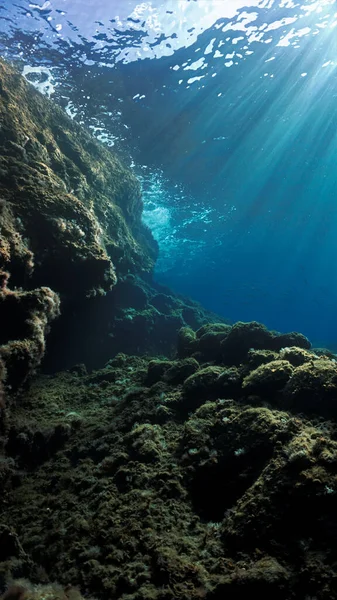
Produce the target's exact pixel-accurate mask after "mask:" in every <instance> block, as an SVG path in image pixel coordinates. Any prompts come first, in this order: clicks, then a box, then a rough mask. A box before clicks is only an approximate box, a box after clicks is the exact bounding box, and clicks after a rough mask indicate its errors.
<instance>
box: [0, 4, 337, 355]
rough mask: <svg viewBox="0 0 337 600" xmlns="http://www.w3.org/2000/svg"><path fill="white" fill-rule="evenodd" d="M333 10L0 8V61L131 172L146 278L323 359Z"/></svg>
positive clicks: (331, 280)
mask: <svg viewBox="0 0 337 600" xmlns="http://www.w3.org/2000/svg"><path fill="white" fill-rule="evenodd" d="M336 11H337V7H336V3H335V2H334V0H322V1H320V2H314V1H307V2H295V1H292V0H282V1H275V0H274V1H273V0H263V1H257V0H246V2H243V1H242V2H241V0H226V1H224V0H223V1H222V0H207V1H206V0H193V1H192V0H191V1H189V0H167V1H164V0H160V1H159V0H156V1H155V0H152V1H149V2H137V1H136V0H129V1H125V0H123V1H121V0H118V1H114V2H111V1H108V0H102V1H101V2H91V1H89V0H87V1H85V2H83V1H80V0H72V1H71V0H51V1H50V2H43V1H42V0H39V1H38V0H36V2H28V1H23V0H21V1H18V0H16V1H15V2H11V1H10V0H6V2H2V3H1V1H0V52H1V54H2V55H3V56H5V57H7V58H10V59H15V60H17V61H19V65H20V68H21V69H22V71H23V72H24V74H25V76H26V77H27V79H29V80H30V81H31V82H32V83H33V84H34V85H36V86H37V87H38V88H39V89H40V90H41V91H42V92H43V93H45V94H47V95H48V96H50V97H51V98H52V99H54V100H55V101H56V102H58V103H60V104H61V105H62V106H63V107H64V108H65V109H66V110H67V112H68V114H69V115H70V116H71V117H72V118H74V119H76V120H78V121H79V122H82V123H83V124H84V125H85V126H88V127H90V129H91V130H92V132H93V134H94V135H96V136H97V137H98V138H99V139H101V140H102V141H103V142H104V143H107V144H109V145H110V146H111V147H113V148H114V149H115V150H116V151H117V152H118V153H119V154H120V155H121V156H122V157H123V159H124V160H125V161H126V162H127V164H129V165H130V166H131V168H132V169H134V170H135V172H136V173H137V175H138V176H139V177H140V178H141V180H142V185H143V190H144V202H145V210H144V220H145V221H146V222H147V223H148V224H149V226H150V227H151V229H152V231H153V233H154V235H155V237H156V238H157V239H158V241H159V245H160V257H159V261H158V264H157V267H156V273H155V277H156V279H157V280H158V281H159V282H161V283H165V284H167V285H169V286H171V287H172V288H173V289H175V290H176V291H178V292H182V293H186V294H188V295H190V296H192V297H193V298H194V299H197V300H200V301H201V302H202V303H203V304H204V305H205V306H206V307H208V308H210V309H212V310H214V311H216V312H218V313H220V314H222V315H224V316H225V317H227V318H229V319H231V320H233V321H235V320H251V319H255V320H258V321H261V322H263V323H265V324H266V325H267V326H268V327H271V328H275V329H278V330H281V331H283V330H290V329H295V330H299V331H302V332H303V333H304V334H306V335H307V336H308V337H309V338H310V339H311V340H312V342H313V343H314V344H317V345H327V346H330V347H332V348H333V349H336V348H337V322H336V318H335V314H336V306H337V269H336V252H337V203H336V197H337V137H336V131H337V79H336V74H337V71H336V65H337V39H336V34H337V29H336V25H337V12H336Z"/></svg>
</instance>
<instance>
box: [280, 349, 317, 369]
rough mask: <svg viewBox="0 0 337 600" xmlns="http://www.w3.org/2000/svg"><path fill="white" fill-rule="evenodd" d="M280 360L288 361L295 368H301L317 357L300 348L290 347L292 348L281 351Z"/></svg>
mask: <svg viewBox="0 0 337 600" xmlns="http://www.w3.org/2000/svg"><path fill="white" fill-rule="evenodd" d="M279 355H280V358H282V359H283V360H288V361H289V362H290V363H291V364H292V365H293V366H294V367H299V366H300V365H303V364H304V363H307V362H310V361H312V360H313V359H315V358H317V356H316V355H315V354H314V353H313V352H309V351H308V350H305V349H304V348H298V347H297V346H290V348H287V347H286V348H282V350H280V353H279Z"/></svg>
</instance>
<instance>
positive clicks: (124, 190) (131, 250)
mask: <svg viewBox="0 0 337 600" xmlns="http://www.w3.org/2000/svg"><path fill="white" fill-rule="evenodd" d="M0 119H1V132H0V205H1V216H0V227H1V245H0V268H3V269H6V270H8V271H9V272H10V273H11V277H12V285H17V286H22V287H24V288H25V287H26V286H28V287H34V286H35V285H38V286H40V285H41V284H43V285H46V286H49V287H51V288H52V289H53V290H55V291H57V292H62V293H64V294H65V295H66V296H70V295H72V294H76V296H78V295H79V294H81V293H83V294H89V295H90V294H96V293H100V292H101V291H106V290H109V289H111V287H112V286H113V285H114V284H115V283H116V272H117V274H123V273H124V274H125V273H127V272H128V271H129V270H130V271H138V272H142V271H144V272H148V271H150V270H151V268H152V266H153V262H154V260H155V258H156V253H157V248H156V244H155V242H154V241H153V239H152V236H151V234H150V232H149V230H148V229H147V228H146V227H145V226H144V225H143V224H142V223H141V212H142V201H141V195H140V187H139V184H138V182H137V180H136V179H135V177H134V176H133V175H132V173H131V172H130V171H129V170H127V169H125V168H124V167H123V166H122V165H121V163H120V162H119V161H118V159H117V158H116V157H115V156H114V154H112V153H111V152H110V151H109V149H107V148H106V147H104V146H103V145H102V144H100V143H98V142H96V141H95V140H94V138H93V137H92V136H91V135H90V134H89V133H87V132H86V131H85V130H84V129H82V128H80V127H79V126H78V125H77V124H76V123H74V122H73V121H72V120H71V119H70V118H69V117H68V116H67V115H66V114H65V113H64V112H63V111H62V110H61V109H60V108H58V107H57V106H56V105H54V104H53V103H52V102H50V101H49V100H47V99H46V98H45V97H43V96H42V95H41V94H40V93H39V92H37V91H36V90H35V89H34V88H33V87H32V86H31V85H30V84H28V83H27V82H26V81H25V80H24V79H23V78H22V77H21V76H20V75H18V74H17V73H16V72H15V71H13V70H12V69H11V68H10V67H9V66H8V65H6V64H5V63H3V62H0Z"/></svg>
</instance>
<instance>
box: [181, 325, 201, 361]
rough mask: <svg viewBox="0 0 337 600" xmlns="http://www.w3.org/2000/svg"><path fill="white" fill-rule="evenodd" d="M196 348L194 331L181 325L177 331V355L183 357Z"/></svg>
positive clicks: (189, 354)
mask: <svg viewBox="0 0 337 600" xmlns="http://www.w3.org/2000/svg"><path fill="white" fill-rule="evenodd" d="M197 349H198V341H197V338H196V335H195V332H194V331H193V329H191V328H190V327H182V328H181V329H180V330H179V332H178V348H177V350H178V356H179V357H180V358H185V357H186V356H191V354H193V353H194V352H196V351H197Z"/></svg>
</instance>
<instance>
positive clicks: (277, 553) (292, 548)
mask: <svg viewBox="0 0 337 600" xmlns="http://www.w3.org/2000/svg"><path fill="white" fill-rule="evenodd" d="M0 121H1V128H0V319H1V329H0V332H1V335H0V597H1V600H81V599H82V598H83V597H84V598H88V599H91V598H96V599H97V600H114V599H116V600H119V599H122V600H173V599H181V600H195V599H199V598H205V599H208V600H222V599H224V600H241V599H243V600H245V599H246V598H251V596H252V595H255V597H258V598H259V600H269V599H270V598H274V599H275V600H293V599H294V600H330V599H334V598H336V599H337V545H336V536H337V510H336V509H337V501H336V500H337V428H336V418H337V363H336V359H337V357H336V356H335V355H334V354H332V353H330V352H329V351H328V350H324V349H315V348H312V347H311V344H310V342H309V340H308V339H307V338H306V337H305V336H303V335H301V334H300V333H295V332H292V333H283V334H281V333H277V332H272V331H268V330H267V329H266V328H265V327H264V326H263V325H261V324H259V323H256V322H252V323H241V322H239V323H236V324H229V323H226V322H225V320H224V319H221V318H220V317H218V316H216V315H213V314H211V313H209V312H207V311H205V310H204V309H203V308H202V307H201V306H200V305H198V304H196V303H195V302H193V301H192V300H190V299H187V298H184V297H181V296H178V295H176V294H174V293H173V292H172V291H170V290H169V289H167V288H164V287H161V286H159V285H157V284H156V283H155V281H154V280H153V276H152V272H153V266H154V264H155V261H156V258H157V254H158V248H157V245H156V243H155V241H154V240H153V238H152V235H151V232H150V231H149V230H148V229H147V228H146V227H145V226H144V225H143V223H142V220H141V216H142V199H141V191H140V187H139V184H138V182H137V180H136V178H135V177H134V175H133V174H132V172H131V171H130V170H128V169H126V168H125V167H124V166H123V165H122V164H121V162H120V161H119V160H118V158H117V157H116V156H115V155H114V154H113V153H112V152H111V151H110V150H109V149H108V148H105V147H104V146H103V145H102V144H99V143H98V142H97V141H96V140H94V138H92V136H91V135H90V134H89V133H88V132H87V131H85V129H81V128H80V127H79V126H78V125H76V123H74V122H72V121H71V120H70V119H69V118H68V117H67V116H66V115H65V114H64V113H63V112H62V111H61V110H60V109H59V108H58V107H57V106H55V105H54V104H52V103H51V102H50V101H48V100H47V99H46V98H44V97H43V96H41V95H40V94H39V93H38V92H37V91H36V90H34V89H33V88H32V86H30V85H29V84H28V83H27V82H26V81H25V80H24V79H23V78H22V77H21V76H20V75H19V74H18V73H17V72H16V70H15V69H14V68H13V67H11V66H9V65H8V64H6V63H5V62H3V61H0Z"/></svg>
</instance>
